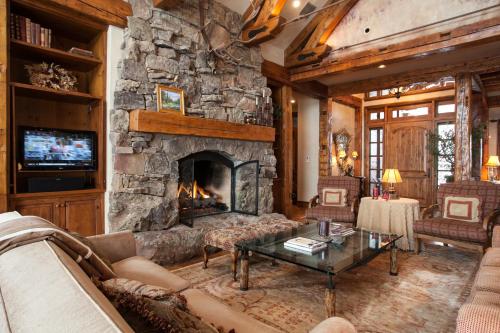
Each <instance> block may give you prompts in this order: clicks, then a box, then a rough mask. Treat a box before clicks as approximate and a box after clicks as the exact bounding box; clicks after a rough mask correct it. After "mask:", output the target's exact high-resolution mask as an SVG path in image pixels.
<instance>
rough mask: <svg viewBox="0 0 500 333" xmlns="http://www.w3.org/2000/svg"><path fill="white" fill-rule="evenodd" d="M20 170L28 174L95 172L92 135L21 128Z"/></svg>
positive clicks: (94, 136) (93, 139)
mask: <svg viewBox="0 0 500 333" xmlns="http://www.w3.org/2000/svg"><path fill="white" fill-rule="evenodd" d="M20 132H21V142H22V154H21V156H22V158H23V162H22V164H23V168H24V169H29V170H48V169H50V170H95V169H96V167H97V165H96V157H95V155H96V149H95V147H96V135H95V133H94V132H81V131H78V132H77V131H67V130H57V129H45V128H22V129H21V131H20Z"/></svg>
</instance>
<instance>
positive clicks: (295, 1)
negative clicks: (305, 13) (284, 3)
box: [292, 0, 300, 8]
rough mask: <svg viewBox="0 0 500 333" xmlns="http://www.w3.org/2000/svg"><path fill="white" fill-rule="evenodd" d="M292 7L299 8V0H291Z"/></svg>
mask: <svg viewBox="0 0 500 333" xmlns="http://www.w3.org/2000/svg"><path fill="white" fill-rule="evenodd" d="M292 7H293V8H299V7H300V0H294V1H293V2H292Z"/></svg>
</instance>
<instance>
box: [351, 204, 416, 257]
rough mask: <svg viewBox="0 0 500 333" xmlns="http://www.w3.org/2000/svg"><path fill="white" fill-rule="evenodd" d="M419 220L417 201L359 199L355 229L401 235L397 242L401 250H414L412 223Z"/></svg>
mask: <svg viewBox="0 0 500 333" xmlns="http://www.w3.org/2000/svg"><path fill="white" fill-rule="evenodd" d="M419 218H420V204H419V202H418V200H414V199H408V198H400V199H397V200H389V201H386V200H382V199H378V200H373V199H372V198H371V197H365V198H362V199H361V205H360V207H359V213H358V222H357V227H358V228H361V229H365V230H369V231H374V232H380V233H395V234H398V235H403V237H402V238H401V239H399V240H398V241H397V243H396V244H397V246H398V247H399V248H400V249H402V250H414V244H413V243H414V242H413V221H415V220H418V219H419Z"/></svg>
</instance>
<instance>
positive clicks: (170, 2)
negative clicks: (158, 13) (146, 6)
mask: <svg viewBox="0 0 500 333" xmlns="http://www.w3.org/2000/svg"><path fill="white" fill-rule="evenodd" d="M178 3H180V1H179V0H153V6H155V7H156V8H161V9H164V10H169V9H172V8H174V7H175V6H176V5H177V4H178Z"/></svg>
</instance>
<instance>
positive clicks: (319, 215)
mask: <svg viewBox="0 0 500 333" xmlns="http://www.w3.org/2000/svg"><path fill="white" fill-rule="evenodd" d="M306 218H309V219H316V220H319V219H331V220H332V221H334V222H350V223H352V222H354V212H352V210H351V207H332V206H315V207H312V208H309V209H308V210H307V212H306Z"/></svg>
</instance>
